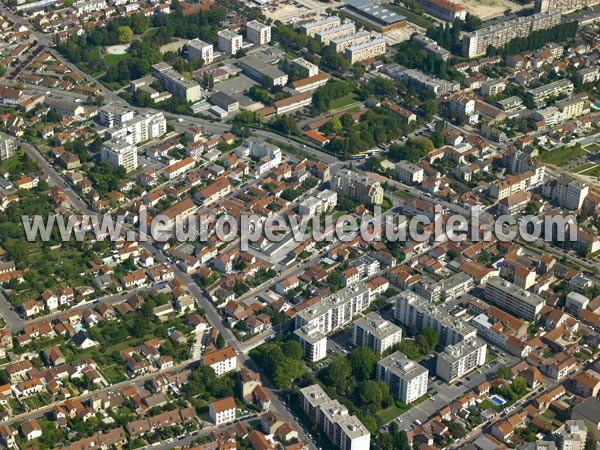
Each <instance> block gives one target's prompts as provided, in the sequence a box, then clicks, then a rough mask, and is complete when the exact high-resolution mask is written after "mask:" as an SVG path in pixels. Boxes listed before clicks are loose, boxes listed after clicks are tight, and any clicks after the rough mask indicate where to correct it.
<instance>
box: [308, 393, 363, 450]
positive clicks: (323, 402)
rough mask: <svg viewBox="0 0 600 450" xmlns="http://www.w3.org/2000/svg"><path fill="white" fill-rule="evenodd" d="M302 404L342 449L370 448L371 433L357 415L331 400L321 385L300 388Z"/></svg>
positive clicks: (309, 415) (332, 440)
mask: <svg viewBox="0 0 600 450" xmlns="http://www.w3.org/2000/svg"><path fill="white" fill-rule="evenodd" d="M300 406H302V409H303V410H304V411H305V412H306V414H307V415H308V417H309V418H310V419H311V420H312V421H313V422H314V423H316V424H318V425H319V427H320V428H321V429H322V430H323V431H324V433H325V434H326V435H327V438H328V439H329V440H330V441H331V442H332V443H333V444H334V445H335V446H336V447H337V448H339V449H340V450H368V449H369V448H370V446H371V433H369V431H368V430H367V428H366V427H365V426H364V425H363V424H362V422H361V421H360V420H358V419H357V418H356V416H351V415H350V414H349V412H348V409H347V408H346V407H345V406H344V405H342V404H341V403H340V402H339V401H337V400H331V399H330V398H329V396H328V395H327V394H326V393H325V391H323V389H322V388H321V386H319V385H318V384H313V385H311V386H307V387H305V388H303V389H300Z"/></svg>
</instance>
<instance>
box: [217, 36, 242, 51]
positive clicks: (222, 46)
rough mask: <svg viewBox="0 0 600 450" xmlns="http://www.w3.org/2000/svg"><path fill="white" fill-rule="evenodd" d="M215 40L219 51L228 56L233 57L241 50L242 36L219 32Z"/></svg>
mask: <svg viewBox="0 0 600 450" xmlns="http://www.w3.org/2000/svg"><path fill="white" fill-rule="evenodd" d="M217 39H218V41H217V46H218V47H219V50H221V51H222V52H223V53H225V54H226V55H228V56H231V55H235V54H236V53H237V52H239V51H240V50H241V49H242V36H240V35H239V34H237V33H235V32H233V31H231V30H223V31H219V33H217Z"/></svg>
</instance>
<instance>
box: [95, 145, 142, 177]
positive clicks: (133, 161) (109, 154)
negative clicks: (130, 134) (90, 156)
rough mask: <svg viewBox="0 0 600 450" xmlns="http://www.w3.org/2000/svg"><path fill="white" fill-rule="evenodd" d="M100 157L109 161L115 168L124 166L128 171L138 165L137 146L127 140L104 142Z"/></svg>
mask: <svg viewBox="0 0 600 450" xmlns="http://www.w3.org/2000/svg"><path fill="white" fill-rule="evenodd" d="M100 157H101V158H102V160H107V161H109V162H110V163H111V164H112V166H113V167H114V168H118V167H119V166H123V168H124V169H125V170H126V171H127V172H131V171H132V170H135V169H137V167H138V154H137V147H136V146H135V145H132V144H130V143H129V142H127V141H125V140H120V141H106V142H104V143H102V149H101V152H100Z"/></svg>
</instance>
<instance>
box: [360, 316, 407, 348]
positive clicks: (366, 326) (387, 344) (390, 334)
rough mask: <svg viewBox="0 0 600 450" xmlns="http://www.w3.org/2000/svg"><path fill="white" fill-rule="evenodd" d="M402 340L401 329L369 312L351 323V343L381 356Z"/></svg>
mask: <svg viewBox="0 0 600 450" xmlns="http://www.w3.org/2000/svg"><path fill="white" fill-rule="evenodd" d="M401 340H402V328H400V327H399V326H397V325H395V324H393V323H392V322H389V321H387V320H385V319H383V318H382V317H381V316H380V315H379V314H377V313H376V312H370V313H369V314H367V315H366V316H364V317H361V318H360V319H357V320H355V321H354V322H353V323H352V341H353V343H354V345H356V346H358V347H369V348H370V349H371V350H373V351H374V352H375V353H378V354H382V353H384V352H385V351H386V350H387V349H389V348H391V347H392V346H393V345H394V344H397V343H398V342H400V341H401Z"/></svg>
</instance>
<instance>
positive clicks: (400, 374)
mask: <svg viewBox="0 0 600 450" xmlns="http://www.w3.org/2000/svg"><path fill="white" fill-rule="evenodd" d="M427 374H428V372H427V369H426V368H425V367H423V366H422V365H420V364H418V363H416V362H415V361H411V360H410V359H408V358H407V357H406V355H404V354H403V353H400V352H394V353H392V354H391V355H389V356H388V357H386V358H384V359H382V360H381V361H379V362H378V363H377V375H376V378H377V379H378V380H379V381H385V383H386V384H387V385H388V386H389V388H390V394H392V396H393V397H394V398H397V399H399V400H400V401H401V402H404V403H406V404H410V403H412V402H414V401H415V400H417V399H419V398H420V397H422V396H424V395H425V394H426V393H427V382H428V378H427V377H428V375H427Z"/></svg>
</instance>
